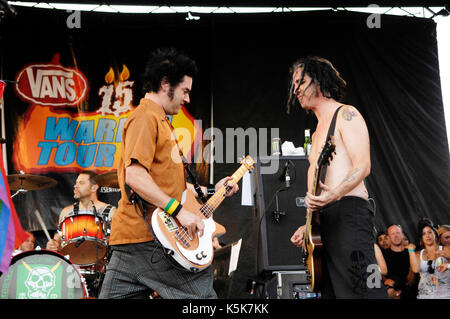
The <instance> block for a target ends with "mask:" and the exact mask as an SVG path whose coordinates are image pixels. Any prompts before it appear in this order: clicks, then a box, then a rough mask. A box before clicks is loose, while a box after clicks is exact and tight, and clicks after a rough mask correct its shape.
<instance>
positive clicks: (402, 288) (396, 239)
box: [383, 225, 415, 299]
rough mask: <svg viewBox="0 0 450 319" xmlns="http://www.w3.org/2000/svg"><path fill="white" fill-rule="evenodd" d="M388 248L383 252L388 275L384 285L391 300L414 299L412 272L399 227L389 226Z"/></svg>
mask: <svg viewBox="0 0 450 319" xmlns="http://www.w3.org/2000/svg"><path fill="white" fill-rule="evenodd" d="M388 237H389V241H390V243H391V245H390V247H389V248H388V249H386V250H384V251H383V257H384V259H385V261H386V265H387V270H388V273H387V275H386V276H384V277H385V280H384V284H385V285H386V286H387V288H388V294H389V298H391V299H400V298H401V299H412V298H415V291H414V289H413V288H412V286H413V284H414V272H413V271H412V270H411V266H410V256H409V255H408V250H407V249H406V248H405V247H404V246H403V231H402V228H401V226H400V225H391V226H390V227H389V228H388Z"/></svg>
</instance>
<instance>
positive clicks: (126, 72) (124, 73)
mask: <svg viewBox="0 0 450 319" xmlns="http://www.w3.org/2000/svg"><path fill="white" fill-rule="evenodd" d="M129 77H130V70H128V68H127V66H126V65H125V64H122V72H120V75H119V80H120V81H121V82H123V81H126V80H128V78H129Z"/></svg>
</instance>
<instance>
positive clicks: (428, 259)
mask: <svg viewBox="0 0 450 319" xmlns="http://www.w3.org/2000/svg"><path fill="white" fill-rule="evenodd" d="M418 233H419V234H420V245H421V246H422V248H423V249H422V250H421V251H420V252H419V251H418V252H415V251H414V245H412V244H411V245H410V246H409V247H408V251H409V253H410V254H413V255H414V257H415V258H414V261H413V262H412V263H411V266H412V268H413V271H414V272H415V273H420V281H419V286H418V295H417V298H418V299H438V298H443V299H450V270H448V261H447V258H446V257H444V255H445V254H447V255H448V254H449V253H450V247H448V246H439V245H438V240H437V239H438V233H437V231H436V229H434V227H433V225H432V223H431V222H430V221H429V220H421V221H420V222H419V224H418Z"/></svg>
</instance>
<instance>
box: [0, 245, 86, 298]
mask: <svg viewBox="0 0 450 319" xmlns="http://www.w3.org/2000/svg"><path fill="white" fill-rule="evenodd" d="M87 297H88V292H87V289H86V285H85V283H84V278H82V276H81V275H80V273H79V272H78V270H77V267H76V266H75V265H74V264H72V262H71V261H70V260H68V259H66V258H64V256H62V255H61V254H59V253H57V252H54V251H51V250H28V251H26V252H23V253H20V254H18V255H16V256H14V257H13V258H12V260H11V264H10V266H9V270H8V273H7V274H3V275H1V276H0V299H83V298H87Z"/></svg>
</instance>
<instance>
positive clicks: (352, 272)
mask: <svg viewBox="0 0 450 319" xmlns="http://www.w3.org/2000/svg"><path fill="white" fill-rule="evenodd" d="M291 73H292V81H293V83H292V89H293V90H292V93H293V96H294V97H295V98H296V99H297V100H298V102H299V103H300V105H301V107H302V108H303V109H305V110H307V111H309V110H311V111H312V112H314V114H315V115H316V117H317V119H318V124H317V128H316V130H315V132H314V134H313V136H312V146H311V153H310V155H309V163H310V166H309V169H308V181H307V183H308V184H307V186H308V192H307V193H306V196H305V203H306V205H307V206H308V208H309V209H310V210H312V211H318V210H320V224H321V226H320V229H321V235H322V242H323V248H324V256H323V259H324V262H325V264H326V267H325V268H327V269H324V273H325V275H324V277H325V278H329V279H327V280H326V282H324V283H323V284H324V291H323V296H324V297H328V298H333V297H337V298H385V297H387V295H386V293H385V290H384V288H382V289H377V288H370V287H368V286H369V285H367V284H366V281H367V277H368V275H369V274H370V272H368V269H369V268H368V266H369V265H371V264H374V265H376V259H375V254H374V246H373V244H374V238H373V234H372V229H373V221H372V219H373V215H372V213H371V210H370V206H369V204H368V202H367V200H368V197H369V196H368V192H367V189H366V187H365V185H364V178H365V177H367V176H368V175H369V173H370V143H369V134H368V130H367V126H366V123H365V121H364V119H363V117H362V116H361V114H360V113H359V112H358V110H357V109H356V108H355V107H353V106H350V105H343V104H342V103H340V102H339V101H340V100H342V99H343V97H344V94H345V87H346V82H345V81H344V80H343V79H342V77H341V76H340V74H339V72H338V71H337V70H336V69H335V68H334V67H333V65H332V64H331V63H330V62H329V61H327V60H325V59H323V58H318V57H308V58H304V59H301V60H299V61H297V62H296V63H295V64H294V65H293V67H292V68H291ZM338 109H339V111H338V112H339V113H338V115H337V121H336V127H335V131H334V143H335V145H336V154H335V155H334V156H333V160H332V161H331V164H330V166H329V167H328V168H327V173H326V178H325V181H324V183H322V182H320V183H319V186H320V189H321V192H320V194H319V195H318V196H314V195H313V194H312V189H313V180H314V170H315V169H314V167H315V163H316V162H317V160H318V156H319V154H320V152H321V151H322V148H323V146H324V145H325V141H326V138H327V133H328V129H329V126H330V123H331V121H332V118H333V115H334V113H335V112H336V111H337V110H338ZM304 234H305V225H303V226H300V227H299V228H298V229H297V231H296V232H295V233H294V235H293V236H292V238H291V241H292V243H293V244H295V245H296V246H298V247H302V246H303V243H304ZM370 286H371V287H372V285H370ZM375 286H378V287H379V285H375Z"/></svg>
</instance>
